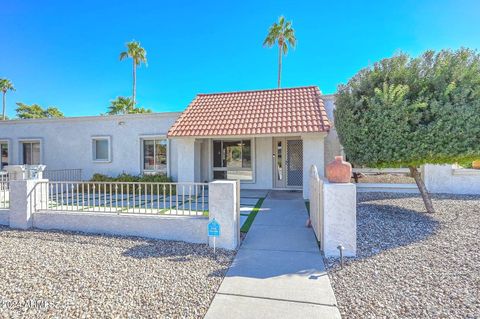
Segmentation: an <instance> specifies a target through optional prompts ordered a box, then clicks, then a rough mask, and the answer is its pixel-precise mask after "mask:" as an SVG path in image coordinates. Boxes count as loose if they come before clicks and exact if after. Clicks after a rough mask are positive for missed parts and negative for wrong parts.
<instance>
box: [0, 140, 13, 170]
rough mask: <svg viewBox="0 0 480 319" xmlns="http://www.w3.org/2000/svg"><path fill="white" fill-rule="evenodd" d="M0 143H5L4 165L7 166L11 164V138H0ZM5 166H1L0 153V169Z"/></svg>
mask: <svg viewBox="0 0 480 319" xmlns="http://www.w3.org/2000/svg"><path fill="white" fill-rule="evenodd" d="M0 144H7V152H8V154H7V165H5V166H8V165H11V163H12V144H11V140H10V139H9V138H0ZM0 152H1V148H0ZM5 166H2V159H1V154H0V170H3V169H4V168H5Z"/></svg>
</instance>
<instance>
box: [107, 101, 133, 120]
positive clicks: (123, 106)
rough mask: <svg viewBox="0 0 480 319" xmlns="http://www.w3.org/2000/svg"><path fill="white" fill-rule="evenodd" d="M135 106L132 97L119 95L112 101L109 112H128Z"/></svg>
mask: <svg viewBox="0 0 480 319" xmlns="http://www.w3.org/2000/svg"><path fill="white" fill-rule="evenodd" d="M133 108H134V106H133V100H132V99H131V98H129V97H123V96H119V97H117V98H116V99H115V100H113V101H110V106H109V107H108V112H107V114H109V115H116V114H128V113H129V112H130V111H131V110H132V109H133Z"/></svg>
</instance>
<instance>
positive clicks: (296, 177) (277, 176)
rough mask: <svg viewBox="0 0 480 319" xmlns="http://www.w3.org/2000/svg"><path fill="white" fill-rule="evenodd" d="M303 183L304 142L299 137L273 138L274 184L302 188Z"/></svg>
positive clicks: (278, 186) (276, 186)
mask: <svg viewBox="0 0 480 319" xmlns="http://www.w3.org/2000/svg"><path fill="white" fill-rule="evenodd" d="M302 185H303V142H302V140H300V139H298V138H285V137H276V138H274V139H273V186H274V187H275V188H301V187H302Z"/></svg>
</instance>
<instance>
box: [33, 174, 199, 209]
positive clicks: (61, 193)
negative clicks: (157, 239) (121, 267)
mask: <svg viewBox="0 0 480 319" xmlns="http://www.w3.org/2000/svg"><path fill="white" fill-rule="evenodd" d="M32 199H33V200H34V203H36V205H35V208H34V210H35V211H62V212H67V211H71V212H105V213H117V214H137V213H138V214H155V215H167V216H169V215H188V216H208V184H206V183H139V182H135V183H128V182H55V181H48V182H40V183H38V184H37V186H36V187H35V189H34V192H33V194H32Z"/></svg>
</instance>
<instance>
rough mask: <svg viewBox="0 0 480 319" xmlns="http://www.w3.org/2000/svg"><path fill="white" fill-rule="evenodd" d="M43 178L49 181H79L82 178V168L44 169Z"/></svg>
mask: <svg viewBox="0 0 480 319" xmlns="http://www.w3.org/2000/svg"><path fill="white" fill-rule="evenodd" d="M43 178H45V179H48V180H50V181H55V182H60V181H69V182H79V181H81V180H82V169H80V168H75V169H55V170H45V171H44V172H43Z"/></svg>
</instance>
